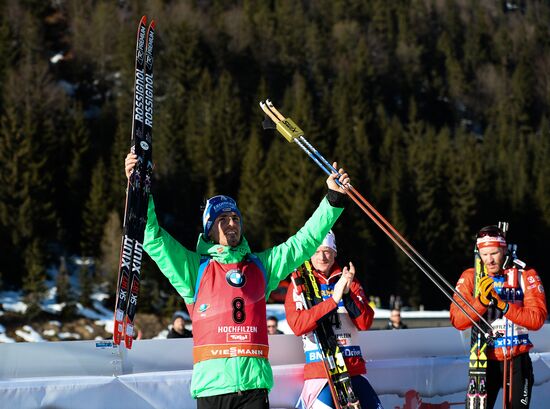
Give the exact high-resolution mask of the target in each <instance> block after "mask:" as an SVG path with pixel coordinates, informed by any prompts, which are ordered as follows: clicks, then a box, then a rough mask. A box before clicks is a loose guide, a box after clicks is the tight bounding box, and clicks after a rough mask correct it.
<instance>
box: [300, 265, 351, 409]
mask: <svg viewBox="0 0 550 409" xmlns="http://www.w3.org/2000/svg"><path fill="white" fill-rule="evenodd" d="M291 279H292V282H293V283H294V287H295V288H296V291H297V293H298V294H299V295H301V297H302V304H303V305H304V308H306V309H311V308H313V306H315V305H316V304H318V303H320V302H322V301H323V299H322V297H321V291H320V289H319V286H318V284H317V281H316V280H315V276H314V275H313V270H312V267H311V264H310V263H309V262H308V261H306V262H305V263H304V264H303V265H302V266H300V267H299V268H298V269H296V270H295V271H294V272H293V273H292V275H291ZM313 337H314V340H315V343H316V344H317V348H318V349H319V353H320V355H321V358H322V360H323V364H324V366H325V369H326V372H327V380H328V383H329V387H330V391H331V394H332V398H333V400H334V404H335V407H336V408H337V409H339V408H357V409H360V408H361V406H360V404H359V400H358V399H357V398H356V396H355V393H354V392H353V388H352V385H351V377H350V375H349V373H348V369H347V367H346V363H345V362H344V355H343V353H342V351H341V350H340V346H339V345H338V341H337V339H336V335H335V334H334V330H333V327H332V322H331V320H330V319H329V317H324V318H323V319H322V320H320V321H319V322H318V323H317V328H316V329H314V330H313Z"/></svg>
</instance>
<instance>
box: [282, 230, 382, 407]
mask: <svg viewBox="0 0 550 409" xmlns="http://www.w3.org/2000/svg"><path fill="white" fill-rule="evenodd" d="M336 253H337V248H336V239H335V236H334V233H332V231H331V232H329V233H328V235H327V236H326V237H325V239H324V240H323V242H322V243H321V245H320V246H319V247H318V248H317V250H316V252H315V253H314V254H313V256H312V257H311V264H312V265H313V275H314V277H315V280H316V282H317V284H318V285H319V287H320V292H321V296H322V298H323V301H322V302H320V303H318V304H316V305H314V306H313V307H312V308H311V309H306V308H305V307H304V305H303V301H302V297H301V295H300V294H299V293H298V291H297V289H296V287H295V285H294V283H291V284H290V286H289V288H288V292H287V296H286V300H285V312H286V317H287V322H288V325H289V326H290V328H291V329H292V331H294V333H295V334H296V335H298V336H302V340H303V343H304V353H305V355H306V365H305V367H304V379H305V382H304V387H303V390H302V394H301V396H300V401H299V405H300V407H301V408H303V409H306V408H307V409H311V408H313V409H323V408H327V409H328V408H334V402H333V400H334V399H333V396H332V395H331V390H330V389H331V387H330V385H329V384H328V383H327V374H326V370H325V368H324V364H323V362H322V357H321V353H320V351H319V348H318V345H317V342H315V337H314V336H313V334H312V331H313V330H315V329H316V328H317V326H318V322H319V321H320V320H322V319H330V320H331V322H332V330H333V332H334V335H335V336H336V339H337V342H338V344H339V347H340V350H341V352H342V354H343V355H344V362H345V364H346V368H347V371H348V373H349V375H350V376H351V383H352V386H353V392H354V394H355V396H356V397H357V398H359V402H360V405H361V408H362V409H381V408H382V405H381V403H380V400H379V399H378V396H377V395H376V392H374V390H373V388H372V386H371V385H370V383H369V382H368V380H367V379H366V378H365V377H364V376H363V375H364V374H365V373H366V372H367V371H366V366H365V360H364V359H363V356H362V352H361V347H360V346H359V344H358V343H357V341H358V340H357V334H358V333H357V331H358V330H360V331H364V330H367V329H369V328H370V326H371V325H372V321H373V318H374V311H373V309H372V308H371V307H370V306H369V304H368V300H367V298H366V296H365V293H364V291H363V288H362V287H361V284H360V283H359V281H358V280H357V279H356V278H355V267H354V266H353V264H352V263H350V265H349V267H344V268H343V269H341V268H340V266H339V265H338V264H337V263H336V260H335V257H336Z"/></svg>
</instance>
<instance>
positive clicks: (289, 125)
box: [277, 118, 304, 142]
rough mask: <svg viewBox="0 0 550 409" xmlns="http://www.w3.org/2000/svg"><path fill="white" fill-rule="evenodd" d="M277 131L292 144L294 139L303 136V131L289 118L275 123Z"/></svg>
mask: <svg viewBox="0 0 550 409" xmlns="http://www.w3.org/2000/svg"><path fill="white" fill-rule="evenodd" d="M277 130H278V131H279V132H280V133H281V135H283V136H284V137H285V139H286V140H287V141H289V142H294V139H295V138H299V137H300V136H304V131H302V130H301V129H300V128H299V127H298V125H296V123H295V122H294V121H293V120H292V119H290V118H285V119H284V120H283V121H280V122H277Z"/></svg>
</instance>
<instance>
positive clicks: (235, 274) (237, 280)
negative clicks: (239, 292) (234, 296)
mask: <svg viewBox="0 0 550 409" xmlns="http://www.w3.org/2000/svg"><path fill="white" fill-rule="evenodd" d="M225 280H226V281H227V284H229V285H230V286H231V287H242V286H243V285H244V283H245V282H246V277H245V276H244V274H243V273H242V271H241V270H237V269H234V270H229V271H228V272H227V274H226V275H225Z"/></svg>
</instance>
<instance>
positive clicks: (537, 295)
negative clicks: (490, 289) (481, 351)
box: [450, 268, 547, 361]
mask: <svg viewBox="0 0 550 409" xmlns="http://www.w3.org/2000/svg"><path fill="white" fill-rule="evenodd" d="M474 276H475V270H474V269H473V268H469V269H468V270H466V271H464V272H463V273H462V275H461V276H460V279H459V280H458V283H457V285H456V290H457V291H458V292H459V293H460V294H461V295H462V296H463V297H464V298H465V299H466V300H467V301H468V302H469V303H470V304H471V305H472V306H473V307H474V308H475V309H476V311H477V312H478V313H479V314H480V315H483V314H486V313H487V312H488V310H490V309H493V308H494V307H491V308H489V309H488V308H487V307H485V306H484V305H483V304H482V303H481V302H480V301H479V299H478V298H475V297H474V296H473V293H474ZM491 277H492V278H493V281H494V282H495V290H496V291H497V293H499V296H500V298H502V300H503V301H507V302H508V303H509V308H508V311H507V312H506V314H504V316H502V313H500V312H499V311H498V310H496V311H492V313H491V314H490V315H489V322H490V323H491V325H492V327H493V328H494V329H495V330H497V331H499V332H501V333H502V334H504V336H502V337H498V338H496V339H495V344H494V345H492V346H489V345H488V348H487V357H488V358H489V359H493V360H499V361H502V360H504V358H505V354H509V353H511V354H512V355H514V356H515V355H520V354H524V353H527V352H529V350H530V349H531V348H532V347H533V344H532V343H531V341H529V335H528V333H529V331H536V330H538V329H539V328H541V327H542V325H543V324H544V320H545V319H546V316H547V310H546V298H545V295H544V287H543V286H542V281H541V280H540V277H539V276H538V274H537V272H536V271H535V270H533V269H525V270H519V269H517V268H509V269H506V270H503V271H502V274H500V275H497V276H491ZM453 298H454V299H455V301H457V302H458V303H459V304H460V305H462V306H464V302H463V301H462V300H460V299H459V298H458V297H457V296H456V295H455V296H454V297H453ZM465 310H466V311H467V312H468V315H469V316H470V317H471V318H473V319H474V321H478V320H479V318H478V317H477V316H476V315H474V313H473V311H471V310H470V309H469V308H468V307H465ZM489 312H491V311H489ZM450 313H451V323H452V324H453V326H454V327H455V328H456V329H459V330H465V329H467V328H470V327H472V326H473V324H472V323H471V321H470V320H469V319H468V318H467V317H466V316H465V315H464V313H463V312H462V311H460V309H459V308H458V307H457V306H456V305H455V304H454V303H453V304H451V311H450ZM495 313H496V315H495ZM491 315H494V316H491ZM508 357H510V355H508Z"/></svg>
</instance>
